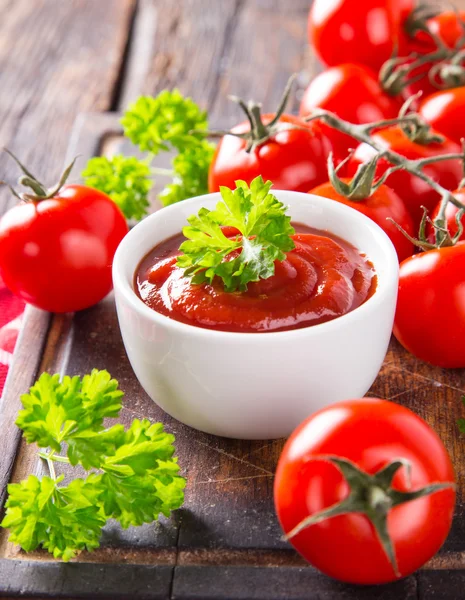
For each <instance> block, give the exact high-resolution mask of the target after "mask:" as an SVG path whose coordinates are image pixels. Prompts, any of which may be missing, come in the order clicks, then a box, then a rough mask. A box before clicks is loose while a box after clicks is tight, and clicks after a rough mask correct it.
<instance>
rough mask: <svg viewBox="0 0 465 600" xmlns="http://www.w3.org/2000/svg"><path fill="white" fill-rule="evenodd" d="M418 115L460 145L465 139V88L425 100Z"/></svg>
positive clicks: (438, 93) (439, 93) (441, 93)
mask: <svg viewBox="0 0 465 600" xmlns="http://www.w3.org/2000/svg"><path fill="white" fill-rule="evenodd" d="M418 113H419V115H420V116H421V117H423V119H424V120H425V121H426V122H427V123H429V124H430V125H431V127H433V128H434V129H435V130H436V131H439V133H442V134H443V135H445V136H447V137H448V138H450V139H451V140H454V141H455V142H456V143H457V144H460V143H461V140H462V139H464V138H465V86H461V87H457V88H452V89H450V90H441V91H438V92H436V93H435V94H432V95H431V96H429V97H428V98H425V100H424V101H423V102H421V104H420V107H419V109H418Z"/></svg>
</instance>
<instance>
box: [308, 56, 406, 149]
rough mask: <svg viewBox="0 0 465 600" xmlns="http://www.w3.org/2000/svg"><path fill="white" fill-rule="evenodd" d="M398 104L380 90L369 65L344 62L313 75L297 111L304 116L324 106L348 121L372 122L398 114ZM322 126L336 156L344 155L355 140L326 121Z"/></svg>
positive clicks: (397, 101)
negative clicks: (313, 77) (331, 126)
mask: <svg viewBox="0 0 465 600" xmlns="http://www.w3.org/2000/svg"><path fill="white" fill-rule="evenodd" d="M400 106H401V104H400V101H399V100H396V99H394V98H391V97H390V96H388V95H387V94H386V93H385V92H383V90H382V89H381V87H380V85H379V83H378V80H377V77H376V75H375V74H374V73H373V72H372V71H370V69H368V68H367V67H364V66H362V65H355V64H344V65H340V66H337V67H333V68H331V69H327V70H326V71H324V72H323V73H320V74H319V75H317V76H316V77H315V79H313V81H312V82H311V83H310V85H309V86H308V88H307V90H306V91H305V94H304V96H303V98H302V102H301V105H300V115H301V116H302V117H305V116H307V115H309V114H310V113H311V112H312V110H314V109H315V108H323V109H325V110H329V111H330V112H333V113H335V114H336V115H337V116H338V117H341V119H344V120H346V121H349V122H351V123H371V122H373V121H380V120H382V119H391V118H395V117H397V115H398V113H399V110H400ZM321 127H322V129H323V131H324V133H325V135H326V136H327V137H328V138H329V139H330V140H331V144H332V146H333V152H334V154H335V157H336V159H337V160H341V159H343V158H345V157H346V156H347V153H348V150H349V148H353V147H354V144H355V143H356V142H354V140H353V139H352V138H351V137H349V136H348V135H346V134H344V133H341V132H339V131H336V130H335V129H331V128H330V127H328V126H326V125H323V124H322V125H321Z"/></svg>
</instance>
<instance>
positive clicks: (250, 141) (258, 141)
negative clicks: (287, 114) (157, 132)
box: [191, 73, 309, 153]
mask: <svg viewBox="0 0 465 600" xmlns="http://www.w3.org/2000/svg"><path fill="white" fill-rule="evenodd" d="M296 77H297V75H296V74H295V73H294V74H293V75H291V77H290V78H289V80H288V82H287V84H286V87H285V89H284V92H283V95H282V97H281V100H280V103H279V106H278V108H277V110H276V112H275V113H274V117H273V119H272V120H271V121H270V122H269V123H264V122H263V119H262V114H261V108H262V106H261V104H259V103H257V102H254V101H253V100H250V101H249V102H244V100H242V99H241V98H238V97H237V96H229V99H230V100H232V101H233V102H236V103H237V104H239V106H240V107H241V108H242V110H243V111H244V113H245V115H246V117H247V120H248V121H249V124H250V130H249V131H246V132H244V133H237V132H235V131H229V130H222V129H220V130H214V131H198V130H195V133H202V134H204V135H205V136H206V137H213V138H221V137H223V136H225V135H233V136H235V137H238V138H240V139H241V140H245V142H246V147H245V151H246V152H247V153H250V152H252V151H254V150H255V149H256V148H258V147H259V146H261V145H262V144H264V143H265V142H267V141H268V140H269V139H272V138H273V137H274V136H275V135H276V134H277V133H279V132H281V131H289V130H292V129H298V130H302V131H307V132H308V131H309V130H308V127H305V126H304V125H302V127H299V126H298V125H295V124H293V123H282V122H280V118H281V117H282V116H283V114H284V111H285V109H286V106H287V103H288V101H289V96H290V93H291V89H292V84H293V83H294V80H295V78H296ZM191 133H194V132H191Z"/></svg>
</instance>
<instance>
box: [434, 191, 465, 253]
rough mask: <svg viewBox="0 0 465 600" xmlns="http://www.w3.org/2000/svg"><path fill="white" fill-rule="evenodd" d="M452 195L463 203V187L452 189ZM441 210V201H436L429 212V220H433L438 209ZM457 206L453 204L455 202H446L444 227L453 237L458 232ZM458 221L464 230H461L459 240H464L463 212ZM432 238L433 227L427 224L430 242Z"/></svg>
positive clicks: (464, 224) (464, 223)
mask: <svg viewBox="0 0 465 600" xmlns="http://www.w3.org/2000/svg"><path fill="white" fill-rule="evenodd" d="M452 194H453V196H455V198H457V200H458V201H459V202H461V203H462V204H464V205H465V189H464V188H460V189H458V190H454V191H453V192H452ZM440 210H441V202H438V204H437V206H436V208H435V209H434V210H433V212H432V213H431V220H432V221H434V220H435V219H436V218H437V216H438V214H439V211H440ZM459 210H460V209H459V208H458V207H457V206H455V204H452V202H448V203H447V206H446V214H445V217H446V227H447V231H448V232H449V235H450V236H451V237H454V236H455V235H456V234H457V233H458V230H459V229H458V226H457V213H458V212H459ZM460 222H461V223H462V226H463V228H464V231H463V232H462V234H461V236H460V240H463V241H465V214H464V215H462V217H461V219H460ZM434 239H435V235H434V228H433V227H432V226H431V225H429V226H428V241H429V242H430V243H434Z"/></svg>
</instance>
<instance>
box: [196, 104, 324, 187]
mask: <svg viewBox="0 0 465 600" xmlns="http://www.w3.org/2000/svg"><path fill="white" fill-rule="evenodd" d="M273 117H274V115H270V114H267V115H263V117H262V121H263V123H264V124H265V125H266V124H268V123H269V122H270V121H271V120H272V119H273ZM279 123H282V124H283V125H287V124H291V125H295V126H296V127H298V129H292V130H282V131H278V132H277V133H275V134H274V135H272V136H271V137H270V138H269V139H268V140H267V141H266V142H264V143H263V144H261V145H260V146H258V147H257V148H256V149H253V150H251V151H250V152H246V144H247V143H246V141H245V140H243V139H241V138H238V137H235V136H232V135H225V136H224V137H223V138H222V139H221V140H220V143H219V144H218V146H217V148H216V151H215V155H214V157H213V160H212V163H211V165H210V171H209V176H208V188H209V190H210V192H217V191H218V190H219V189H220V186H222V185H224V186H227V187H229V188H231V189H234V188H235V187H236V185H235V181H236V180H238V179H242V180H244V181H246V182H247V183H248V184H250V183H251V181H252V180H253V179H255V177H257V176H258V175H261V176H262V177H263V178H264V179H265V180H267V179H269V180H271V181H272V182H273V187H274V188H275V189H278V190H294V191H296V192H307V191H308V190H309V189H310V188H311V187H313V186H315V185H318V184H319V183H322V182H323V181H324V180H325V179H327V177H328V175H327V166H326V160H327V156H328V153H329V152H330V149H331V146H330V143H329V140H327V139H326V137H325V136H324V135H323V133H322V130H321V127H320V125H319V124H318V123H309V124H308V125H305V123H303V122H302V121H301V120H300V119H299V118H298V117H296V116H293V115H282V116H281V117H280V119H279ZM232 131H233V132H234V133H243V132H246V131H250V124H249V123H248V122H247V123H241V124H240V125H238V126H237V127H235V128H234V129H233V130H232Z"/></svg>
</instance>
